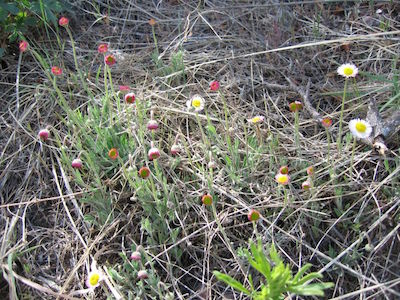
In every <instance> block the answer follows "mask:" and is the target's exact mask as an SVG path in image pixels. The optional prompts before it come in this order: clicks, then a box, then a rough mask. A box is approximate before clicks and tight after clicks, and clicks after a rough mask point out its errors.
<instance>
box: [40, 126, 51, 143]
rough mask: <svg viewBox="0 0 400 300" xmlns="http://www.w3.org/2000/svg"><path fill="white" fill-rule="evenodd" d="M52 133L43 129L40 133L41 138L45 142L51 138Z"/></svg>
mask: <svg viewBox="0 0 400 300" xmlns="http://www.w3.org/2000/svg"><path fill="white" fill-rule="evenodd" d="M49 135H50V132H49V131H48V130H47V129H41V130H40V131H39V137H40V139H41V140H43V141H45V140H47V139H48V138H49Z"/></svg>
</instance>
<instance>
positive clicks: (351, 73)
mask: <svg viewBox="0 0 400 300" xmlns="http://www.w3.org/2000/svg"><path fill="white" fill-rule="evenodd" d="M337 72H338V74H339V75H341V76H343V77H346V78H349V77H356V75H357V74H358V69H357V67H356V66H355V65H353V64H343V65H341V66H340V67H339V68H338V69H337Z"/></svg>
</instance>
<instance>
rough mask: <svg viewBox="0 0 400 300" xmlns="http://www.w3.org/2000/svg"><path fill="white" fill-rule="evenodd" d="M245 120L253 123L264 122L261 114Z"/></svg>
mask: <svg viewBox="0 0 400 300" xmlns="http://www.w3.org/2000/svg"><path fill="white" fill-rule="evenodd" d="M247 122H249V123H253V124H259V123H262V122H264V117H263V116H255V117H253V118H251V119H248V120H247Z"/></svg>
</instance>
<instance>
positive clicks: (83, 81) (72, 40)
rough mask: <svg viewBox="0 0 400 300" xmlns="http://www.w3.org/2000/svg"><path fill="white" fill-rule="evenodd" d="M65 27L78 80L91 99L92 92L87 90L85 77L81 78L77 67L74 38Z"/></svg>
mask: <svg viewBox="0 0 400 300" xmlns="http://www.w3.org/2000/svg"><path fill="white" fill-rule="evenodd" d="M66 29H67V33H68V36H69V39H70V40H71V45H72V54H73V56H74V63H75V68H76V71H77V72H78V75H79V78H80V80H81V82H82V85H83V87H84V89H85V91H86V92H87V93H88V95H89V96H90V98H92V99H93V94H92V92H91V91H90V90H89V87H88V85H87V83H86V81H85V79H84V78H83V75H82V72H81V69H80V68H79V65H78V59H77V56H76V49H75V43H74V39H73V37H72V32H71V30H70V29H69V28H68V27H66Z"/></svg>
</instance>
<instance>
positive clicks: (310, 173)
mask: <svg viewBox="0 0 400 300" xmlns="http://www.w3.org/2000/svg"><path fill="white" fill-rule="evenodd" d="M307 174H308V176H312V175H314V167H313V166H309V167H308V168H307Z"/></svg>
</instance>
